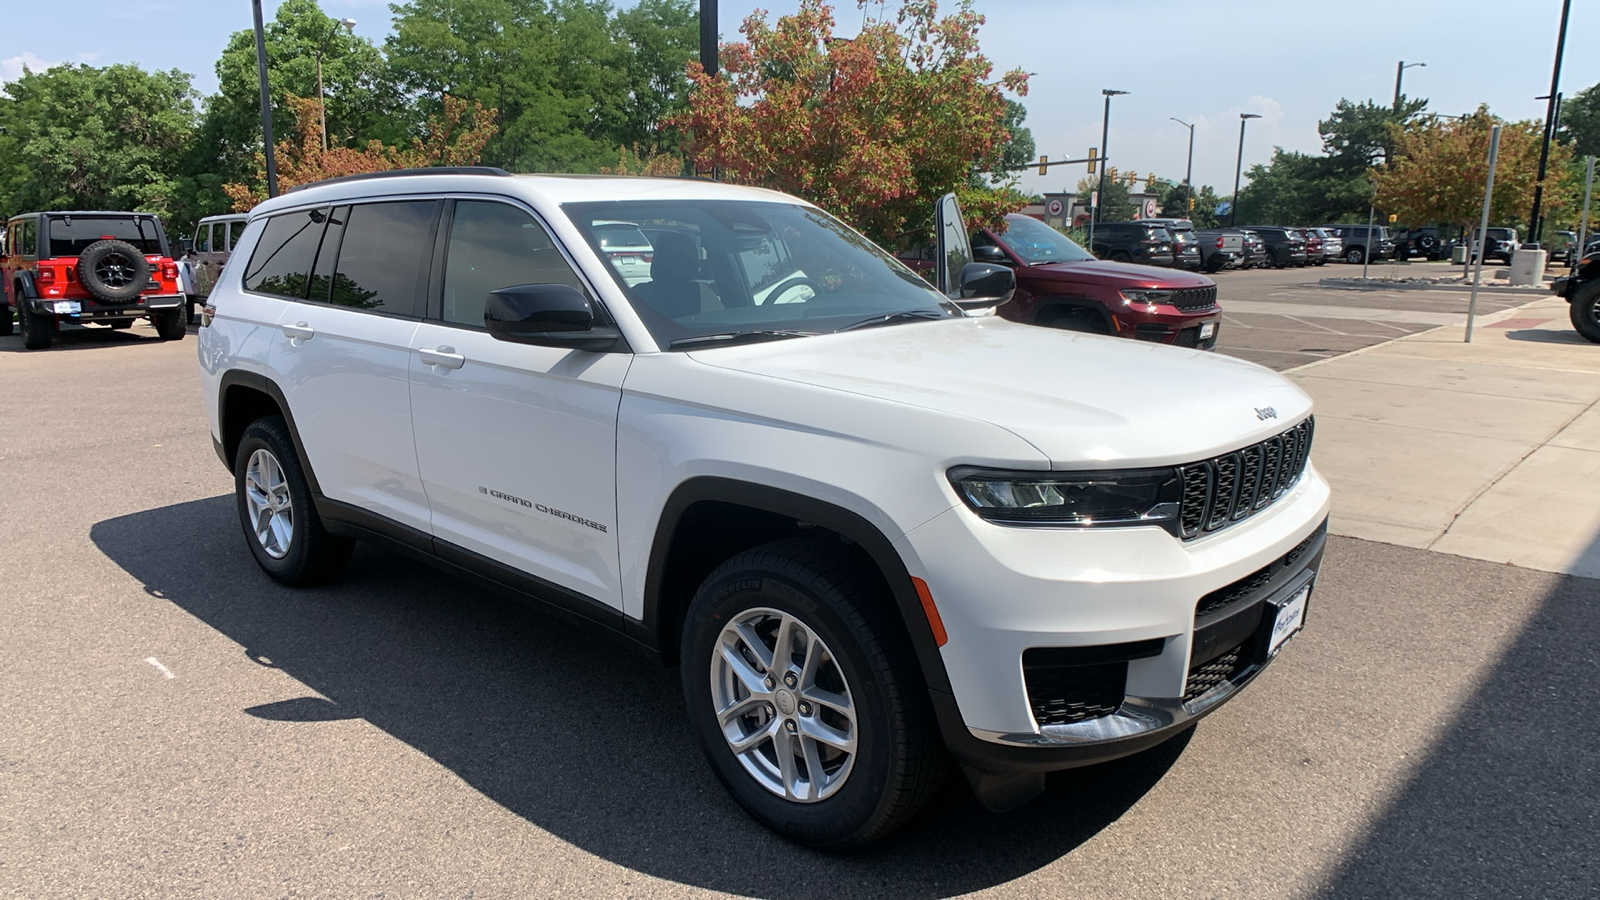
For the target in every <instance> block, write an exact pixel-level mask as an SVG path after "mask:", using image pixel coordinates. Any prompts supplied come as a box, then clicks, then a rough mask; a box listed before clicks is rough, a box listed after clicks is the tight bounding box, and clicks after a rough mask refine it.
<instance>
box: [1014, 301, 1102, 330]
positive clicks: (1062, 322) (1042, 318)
mask: <svg viewBox="0 0 1600 900" xmlns="http://www.w3.org/2000/svg"><path fill="white" fill-rule="evenodd" d="M1033 324H1035V325H1041V326H1043V327H1045V328H1060V329H1061V330H1063V331H1081V332H1083V333H1084V334H1110V333H1111V326H1110V325H1108V324H1106V320H1105V317H1104V316H1102V315H1100V314H1099V313H1097V312H1095V311H1094V310H1092V309H1085V308H1083V307H1081V306H1049V307H1045V308H1044V309H1042V310H1040V311H1039V314H1038V315H1037V316H1036V317H1034V320H1033Z"/></svg>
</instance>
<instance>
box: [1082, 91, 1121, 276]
mask: <svg viewBox="0 0 1600 900" xmlns="http://www.w3.org/2000/svg"><path fill="white" fill-rule="evenodd" d="M1100 93H1101V94H1103V95H1104V96H1105V98H1106V111H1105V115H1104V116H1102V117H1101V119H1100V156H1101V157H1102V159H1101V163H1100V182H1099V186H1098V187H1096V188H1095V199H1096V201H1104V200H1105V197H1106V167H1105V159H1104V157H1108V156H1110V155H1111V147H1110V146H1109V144H1108V143H1107V141H1108V140H1109V139H1110V137H1111V98H1112V97H1116V96H1120V95H1122V94H1126V93H1127V91H1113V90H1110V89H1109V88H1102V89H1101V90H1100ZM1099 220H1100V202H1095V203H1094V204H1093V205H1092V206H1090V207H1089V252H1090V253H1093V252H1094V225H1095V223H1096V222H1098V221H1099Z"/></svg>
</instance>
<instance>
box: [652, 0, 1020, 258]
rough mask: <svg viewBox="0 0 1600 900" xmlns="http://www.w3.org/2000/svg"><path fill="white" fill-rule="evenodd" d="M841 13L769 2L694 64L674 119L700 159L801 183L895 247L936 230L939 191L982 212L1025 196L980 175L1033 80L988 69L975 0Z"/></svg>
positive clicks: (816, 3) (1014, 205) (912, 0)
mask: <svg viewBox="0 0 1600 900" xmlns="http://www.w3.org/2000/svg"><path fill="white" fill-rule="evenodd" d="M871 5H874V4H867V3H864V2H863V3H862V6H863V8H866V7H867V6H871ZM834 24H835V23H834V17H833V9H832V7H830V6H829V5H828V4H827V3H826V2H824V0H802V2H801V4H800V9H799V11H798V12H796V13H795V14H794V15H790V16H782V17H780V18H779V19H778V21H777V23H776V25H772V24H769V23H768V21H767V18H766V14H765V13H764V12H757V13H756V14H754V15H752V16H750V17H749V18H747V19H745V21H744V24H743V26H742V27H741V28H740V31H741V33H743V34H744V36H745V38H746V41H745V42H743V43H733V44H728V45H726V46H724V47H723V48H722V51H721V62H722V66H723V71H722V72H720V73H718V74H717V75H715V76H709V75H707V74H706V73H705V71H704V70H703V69H701V67H700V65H699V63H691V64H690V65H689V77H690V79H691V80H692V81H693V82H694V87H693V92H692V94H691V95H690V98H689V109H688V111H687V112H686V113H685V114H683V115H681V116H679V117H677V118H676V119H675V120H674V123H673V124H675V125H677V126H678V127H680V128H682V129H684V130H685V132H686V134H687V138H686V141H685V147H684V150H685V153H686V154H687V155H688V157H689V158H690V159H693V160H695V162H696V165H697V167H698V169H699V170H700V171H705V170H706V169H709V168H712V167H714V168H715V169H716V170H717V171H718V172H719V175H720V177H721V178H723V179H725V180H728V181H732V182H736V183H739V184H751V185H759V186H762V187H769V188H773V189H776V190H780V191H785V192H787V193H790V194H794V195H796V196H799V197H803V198H805V199H807V200H810V201H811V202H813V203H816V204H817V205H818V206H820V207H822V208H823V209H826V210H828V211H829V212H832V213H834V214H835V215H838V216H839V217H840V218H842V219H844V220H845V221H847V222H849V223H850V224H851V225H853V226H855V227H856V228H857V229H859V230H861V231H862V232H863V233H864V234H866V235H867V236H868V237H870V238H872V239H873V240H875V241H877V242H878V243H880V244H883V245H884V246H888V247H900V246H905V245H907V244H910V243H914V242H916V241H918V240H921V239H925V238H926V237H928V236H931V234H932V230H933V229H932V223H933V205H934V201H935V200H937V198H938V197H939V196H940V195H942V194H945V193H947V192H949V191H955V192H957V194H958V195H959V196H960V199H961V203H962V208H963V210H964V211H965V213H966V214H967V216H968V217H969V218H970V220H971V221H970V223H969V224H972V225H977V224H979V223H984V222H996V221H998V220H999V218H1000V217H1001V216H1002V215H1004V214H1005V213H1007V212H1013V211H1015V210H1017V209H1020V208H1021V207H1022V206H1023V205H1024V203H1025V202H1026V198H1025V197H1024V196H1023V195H1022V194H1021V193H1019V192H1018V191H1016V190H1015V189H1014V188H1012V187H1010V186H1009V185H1006V186H999V187H996V186H992V185H989V184H985V183H984V180H983V179H978V178H974V177H973V173H974V172H976V171H984V170H989V169H992V168H995V167H996V166H997V165H998V164H999V161H1000V158H1001V155H1002V154H1003V152H1004V151H1005V148H1006V145H1007V142H1008V141H1009V140H1010V137H1011V135H1010V133H1009V132H1008V131H1007V128H1006V116H1007V110H1006V98H1005V96H1004V91H1007V90H1009V91H1011V92H1014V93H1016V94H1019V95H1024V94H1026V93H1027V87H1028V77H1027V75H1026V73H1024V72H1022V71H1020V70H1013V71H1011V72H1007V73H1005V74H1004V75H1002V76H1001V77H1000V78H999V79H998V80H997V81H990V80H989V79H990V75H991V73H992V71H993V67H992V66H991V64H990V63H989V61H988V60H987V59H986V58H985V57H984V56H983V55H982V54H981V53H980V52H979V50H978V27H979V26H980V25H982V24H983V17H982V16H980V15H978V14H977V13H975V12H973V10H972V5H971V2H970V0H966V2H962V3H961V4H960V5H959V7H958V8H957V10H956V11H955V12H954V13H952V14H950V15H947V16H944V17H940V15H939V11H938V4H937V2H935V0H902V2H901V4H900V9H899V10H898V12H897V13H895V14H894V15H893V16H892V17H889V18H885V19H882V20H873V19H868V20H867V21H866V24H865V26H864V27H863V28H862V29H861V32H860V33H859V34H857V35H856V36H855V37H854V38H848V39H846V38H838V37H835V36H834V33H833V32H834Z"/></svg>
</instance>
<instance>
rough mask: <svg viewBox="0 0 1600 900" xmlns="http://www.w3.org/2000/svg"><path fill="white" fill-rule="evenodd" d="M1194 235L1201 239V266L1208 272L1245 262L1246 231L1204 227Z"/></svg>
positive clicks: (1230, 267) (1229, 267) (1233, 266)
mask: <svg viewBox="0 0 1600 900" xmlns="http://www.w3.org/2000/svg"><path fill="white" fill-rule="evenodd" d="M1194 236H1195V237H1196V238H1197V239H1198V240H1199V241H1200V260H1201V267H1202V268H1204V269H1205V270H1206V271H1207V272H1220V271H1222V270H1223V269H1232V268H1236V267H1237V266H1238V265H1239V264H1240V263H1242V262H1244V232H1242V231H1233V230H1231V229H1228V228H1202V229H1199V230H1197V231H1195V233H1194Z"/></svg>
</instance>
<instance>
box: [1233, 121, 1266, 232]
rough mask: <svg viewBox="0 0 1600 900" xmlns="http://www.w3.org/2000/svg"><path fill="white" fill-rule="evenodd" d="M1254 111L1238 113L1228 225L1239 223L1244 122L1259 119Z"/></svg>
mask: <svg viewBox="0 0 1600 900" xmlns="http://www.w3.org/2000/svg"><path fill="white" fill-rule="evenodd" d="M1259 118H1261V117H1260V116H1258V115H1256V114H1255V113H1239V158H1238V159H1236V160H1234V163H1233V201H1232V202H1231V203H1229V204H1228V227H1229V228H1232V227H1233V226H1235V225H1237V224H1239V176H1240V175H1241V174H1242V173H1243V172H1244V123H1246V122H1248V121H1250V120H1251V119H1259Z"/></svg>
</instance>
